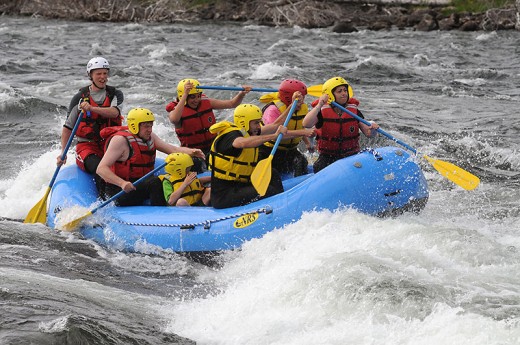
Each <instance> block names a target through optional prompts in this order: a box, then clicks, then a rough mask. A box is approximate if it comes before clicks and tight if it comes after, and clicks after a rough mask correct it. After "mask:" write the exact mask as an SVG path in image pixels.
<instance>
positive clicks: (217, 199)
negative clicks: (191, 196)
mask: <svg viewBox="0 0 520 345" xmlns="http://www.w3.org/2000/svg"><path fill="white" fill-rule="evenodd" d="M233 122H234V123H231V122H228V121H223V122H219V123H217V124H215V125H213V126H211V128H210V131H211V132H212V133H215V134H217V137H216V138H215V141H213V144H212V146H211V151H210V157H209V163H210V170H211V204H212V206H213V207H215V208H227V207H233V206H239V205H245V204H248V203H250V202H252V201H255V200H258V199H260V198H261V197H260V195H259V194H258V192H257V191H256V189H255V188H254V187H253V184H252V183H251V174H252V173H253V170H254V168H255V166H256V164H257V163H258V161H259V156H258V155H259V152H258V151H259V150H258V147H259V146H260V145H262V144H264V143H265V142H267V141H271V140H276V138H277V137H278V134H280V133H282V134H283V138H291V137H294V136H296V134H294V133H291V131H287V128H286V127H283V126H280V125H278V124H269V125H265V126H262V111H261V110H260V108H259V107H257V106H256V105H254V104H241V105H239V106H238V107H236V108H235V111H234V113H233ZM281 192H283V185H282V181H281V179H280V176H279V174H278V172H277V171H276V170H275V169H273V170H272V172H271V180H270V183H269V186H268V188H267V192H266V193H265V195H264V196H263V197H268V196H271V195H275V194H278V193H281Z"/></svg>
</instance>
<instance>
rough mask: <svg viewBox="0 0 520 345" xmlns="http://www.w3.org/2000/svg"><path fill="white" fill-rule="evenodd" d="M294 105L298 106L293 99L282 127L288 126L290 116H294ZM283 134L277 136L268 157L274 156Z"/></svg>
mask: <svg viewBox="0 0 520 345" xmlns="http://www.w3.org/2000/svg"><path fill="white" fill-rule="evenodd" d="M296 104H298V100H297V99H295V100H294V101H293V102H292V105H291V109H290V110H289V114H287V117H286V118H285V121H284V122H283V126H284V127H287V125H288V124H289V121H290V120H291V117H292V114H294V111H295V110H296ZM282 137H283V134H282V133H280V134H278V137H277V138H276V142H275V143H274V146H273V149H272V150H271V154H270V156H274V154H275V152H276V150H277V149H278V145H280V141H282Z"/></svg>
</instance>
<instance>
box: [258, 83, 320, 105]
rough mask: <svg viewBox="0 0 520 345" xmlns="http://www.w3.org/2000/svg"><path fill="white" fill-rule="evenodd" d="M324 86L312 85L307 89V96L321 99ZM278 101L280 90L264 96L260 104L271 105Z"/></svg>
mask: <svg viewBox="0 0 520 345" xmlns="http://www.w3.org/2000/svg"><path fill="white" fill-rule="evenodd" d="M322 86H323V85H321V84H320V85H312V86H309V87H308V88H307V94H308V95H311V96H314V97H320V96H321V95H322V92H321V89H322ZM277 99H278V90H276V92H271V93H268V94H267V95H263V96H262V97H260V102H262V103H270V102H274V101H276V100H277Z"/></svg>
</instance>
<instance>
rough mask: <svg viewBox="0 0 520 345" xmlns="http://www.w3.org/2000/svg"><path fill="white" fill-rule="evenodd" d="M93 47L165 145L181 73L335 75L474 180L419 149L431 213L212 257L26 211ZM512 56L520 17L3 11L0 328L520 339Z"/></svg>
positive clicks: (194, 336)
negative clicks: (370, 24)
mask: <svg viewBox="0 0 520 345" xmlns="http://www.w3.org/2000/svg"><path fill="white" fill-rule="evenodd" d="M97 55H102V56H104V57H106V58H107V59H108V60H109V61H110V64H111V67H112V69H111V78H110V82H109V84H111V85H114V86H117V87H119V88H120V89H121V90H123V92H124V94H125V105H124V113H125V114H126V112H128V110H130V109H131V108H132V107H136V106H139V107H147V108H150V109H151V110H152V111H153V112H154V113H155V114H156V117H157V123H156V126H154V131H156V132H157V133H158V134H159V135H160V136H161V137H163V138H165V139H167V140H168V141H170V142H173V143H178V140H177V138H176V136H175V134H174V133H173V131H172V128H171V126H170V125H169V123H168V121H167V113H166V111H165V110H164V106H165V105H166V103H168V102H169V101H170V100H171V99H172V98H173V97H174V96H175V89H176V85H177V82H178V81H179V80H180V79H184V78H187V77H188V78H190V77H191V78H197V79H198V80H199V81H200V82H201V84H206V85H225V86H240V85H243V84H249V85H252V86H254V87H268V88H276V87H277V86H278V84H279V83H280V81H281V80H283V79H285V78H288V77H289V78H298V79H301V80H303V81H304V82H305V83H307V84H308V85H314V84H321V83H323V82H324V81H325V80H326V79H328V78H330V77H333V76H336V75H339V76H343V77H345V78H347V79H348V80H350V81H351V83H352V85H353V88H354V93H355V95H356V97H357V98H358V99H359V100H360V101H361V105H360V109H362V111H363V113H364V114H365V116H366V117H367V118H368V119H370V120H375V121H376V122H378V123H379V124H380V126H381V128H383V129H384V130H385V131H387V132H389V133H391V134H392V135H393V136H395V137H397V138H399V139H401V140H402V141H404V142H406V143H407V144H409V145H410V146H412V147H414V148H416V149H417V150H418V151H419V152H421V153H423V154H427V155H429V156H432V157H434V158H438V159H442V160H445V161H449V162H452V163H454V164H456V165H457V166H459V167H461V168H463V169H466V170H468V171H470V172H471V173H473V174H475V175H478V176H479V177H480V178H481V184H480V186H479V187H478V188H477V189H476V190H473V191H465V190H463V189H462V188H460V187H458V186H456V185H454V184H452V183H451V182H450V181H448V180H446V179H445V178H443V177H442V176H441V175H440V174H439V173H437V171H436V170H434V169H433V168H432V166H431V165H430V164H429V163H428V162H426V161H425V160H424V159H421V158H420V157H421V156H419V158H418V161H419V162H420V164H421V166H422V168H423V170H424V173H425V176H426V178H427V180H428V183H429V187H430V200H429V202H428V204H427V206H426V208H425V209H424V211H423V212H422V213H421V214H419V215H415V214H406V215H403V216H401V217H398V218H393V219H392V218H389V219H379V218H373V217H369V216H366V215H362V214H359V213H356V212H354V211H352V210H342V211H338V212H325V211H324V212H313V213H309V214H305V215H304V217H303V218H302V219H301V220H299V221H297V222H295V223H294V224H291V225H289V226H287V227H285V228H283V229H278V230H276V231H273V232H271V233H269V234H268V235H266V236H265V237H264V238H262V239H258V240H254V241H251V242H249V243H246V244H245V245H244V247H243V248H242V250H241V251H236V252H233V253H228V254H225V255H223V256H221V257H220V258H219V265H217V266H207V265H203V264H200V263H196V262H193V261H190V260H188V259H186V258H184V257H182V256H179V255H177V254H175V253H169V252H165V251H160V250H158V249H157V248H151V247H150V248H147V247H143V248H142V250H141V251H142V252H141V253H125V252H120V251H118V250H116V249H115V248H102V247H99V246H98V245H96V244H94V243H92V242H91V241H87V240H84V239H82V238H81V237H80V236H79V235H78V234H74V233H64V232H59V231H56V230H54V229H50V228H48V227H46V226H44V225H42V224H23V223H21V220H22V219H23V218H25V216H26V214H27V212H28V211H29V210H30V209H31V207H32V206H34V205H35V204H36V203H37V202H38V201H39V200H40V199H41V198H42V196H43V195H44V193H45V190H46V187H47V186H48V184H49V181H50V179H51V177H52V175H53V173H54V170H55V167H56V166H55V159H56V156H58V154H59V137H60V132H61V126H62V124H63V122H64V120H65V116H66V106H68V103H69V101H70V98H71V97H72V96H73V94H74V93H75V92H76V91H77V90H78V89H79V88H80V87H82V86H84V85H87V84H88V79H87V78H86V76H85V66H86V63H87V61H88V60H89V59H90V58H91V57H93V56H97ZM519 56H520V32H516V31H506V32H504V31H503V32H486V33H485V32H455V31H453V32H428V33H424V32H413V31H398V30H395V31H382V32H365V31H361V32H357V33H351V34H333V33H330V32H328V31H327V30H324V29H320V30H304V29H300V28H267V27H259V26H254V25H234V24H218V25H209V24H208V25H206V24H204V25H139V24H125V23H115V24H109V23H83V22H72V21H70V22H69V21H55V20H44V19H38V18H13V17H6V16H1V17H0V152H1V154H0V167H1V169H2V176H1V177H0V344H9V345H11V344H13V345H14V344H17V345H18V344H38V345H46V344H49V345H50V344H74V345H76V344H139V345H142V344H150V345H152V344H153V345H157V344H192V343H197V344H226V345H227V344H237V345H238V344H240V345H243V344H251V345H253V344H258V345H265V344H284V345H285V344H294V345H296V344H298V345H300V344H309V345H310V344H337V345H344V344H356V345H360V344H361V345H363V344H366V345H379V344H381V345H383V344H384V345H389V344H410V345H411V344H414V345H415V344H468V345H490V344H491V345H493V344H495V345H499V344H500V345H506V344H519V343H520V201H519V200H520V188H519V187H520V116H519V110H518V109H519V108H520V60H519V58H518V57H519ZM206 93H207V94H208V95H209V96H210V97H215V98H229V97H232V96H233V95H234V92H229V91H213V90H208V91H207V92H206ZM260 95H261V94H259V93H250V94H249V95H248V96H247V98H246V102H253V103H257V104H258V97H259V96H260ZM307 100H308V101H309V102H310V101H312V100H313V98H312V97H308V98H307ZM231 114H232V112H231V110H228V111H221V112H219V113H218V117H219V118H221V119H223V118H230V116H231ZM364 144H366V145H370V146H372V147H377V146H387V145H392V142H390V141H389V140H387V139H385V138H379V139H376V140H373V141H371V142H364ZM71 152H72V150H71V151H70V152H69V160H68V161H69V164H72V163H73V162H74V159H73V156H72V153H71ZM308 197H312V195H309V196H308Z"/></svg>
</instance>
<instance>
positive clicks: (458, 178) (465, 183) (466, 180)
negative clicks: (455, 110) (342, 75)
mask: <svg viewBox="0 0 520 345" xmlns="http://www.w3.org/2000/svg"><path fill="white" fill-rule="evenodd" d="M331 104H332V105H334V106H335V107H338V108H339V109H341V110H342V111H344V112H346V113H347V114H349V115H351V116H353V117H354V118H355V119H356V120H358V121H360V122H363V123H364V124H365V125H367V126H370V125H371V123H370V122H368V121H367V120H365V119H363V118H362V117H360V116H358V115H356V114H354V113H353V112H351V111H349V110H347V109H345V108H344V107H342V106H341V105H339V104H338V103H336V102H334V101H333V102H332V103H331ZM377 131H378V132H379V133H381V134H383V135H384V136H385V137H387V138H389V139H391V140H393V141H395V142H396V143H398V144H399V145H402V146H404V147H405V148H407V149H408V150H410V151H412V152H413V153H415V154H416V155H417V150H416V149H414V148H413V147H411V146H409V145H408V144H406V143H404V142H402V141H401V140H399V139H397V138H394V137H393V136H392V135H390V134H388V133H387V132H385V131H384V130H382V129H381V128H378V129H377ZM423 158H425V159H426V160H427V161H428V162H429V163H430V164H432V165H433V167H434V168H435V170H437V171H438V172H439V173H440V174H441V175H442V176H444V177H446V178H447V179H448V180H450V181H452V182H453V183H455V184H457V185H459V186H461V187H462V188H464V189H466V190H473V189H475V188H477V186H478V185H479V183H480V179H479V178H478V177H477V176H475V175H473V174H471V173H469V172H467V171H466V170H464V169H462V168H460V167H458V166H456V165H455V164H452V163H449V162H444V161H441V160H439V159H434V158H431V157H428V156H427V155H423Z"/></svg>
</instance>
